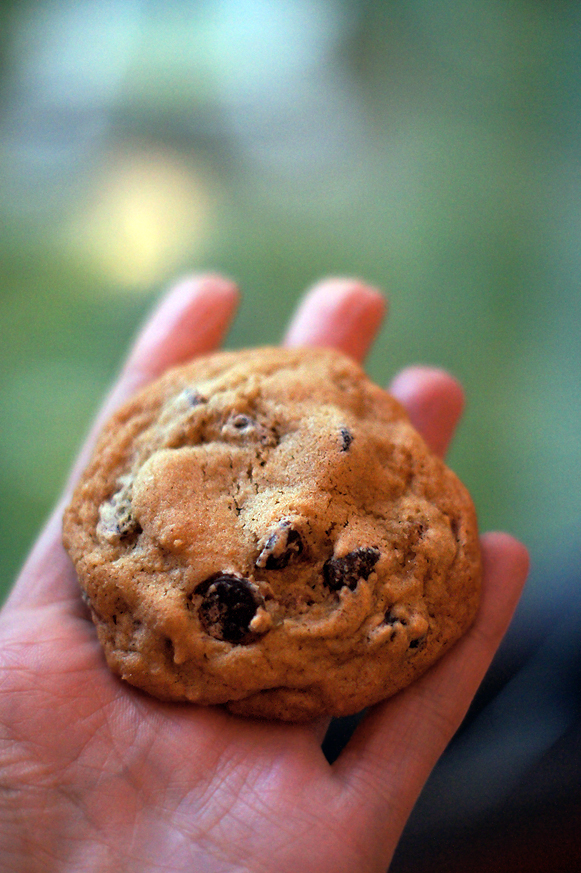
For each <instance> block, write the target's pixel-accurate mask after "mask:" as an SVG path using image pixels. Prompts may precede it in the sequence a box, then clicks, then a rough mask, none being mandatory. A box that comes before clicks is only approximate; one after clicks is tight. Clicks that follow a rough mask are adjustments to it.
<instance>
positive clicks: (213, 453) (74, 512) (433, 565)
mask: <svg viewBox="0 0 581 873" xmlns="http://www.w3.org/2000/svg"><path fill="white" fill-rule="evenodd" d="M64 543H65V546H66V548H67V550H68V551H69V553H70V555H71V557H72V559H73V562H74V564H75V567H76V570H77V574H78V577H79V581H80V584H81V587H82V588H83V591H84V592H85V595H86V598H87V601H88V603H89V606H90V608H91V613H92V616H93V620H94V622H95V625H96V627H97V632H98V635H99V639H100V641H101V643H102V645H103V648H104V651H105V655H106V657H107V661H108V663H109V666H110V667H111V669H112V670H113V671H114V672H116V673H118V674H119V675H120V676H122V677H123V679H125V680H127V681H128V682H130V683H132V684H133V685H135V686H137V687H139V688H142V689H144V690H145V691H148V692H149V693H151V694H153V695H155V696H157V697H159V698H162V699H167V700H189V701H193V702H196V703H202V704H226V705H227V706H228V707H229V709H231V710H232V711H233V712H236V713H241V714H245V715H255V716H264V717H271V718H280V719H285V720H291V721H292V720H297V721H298V720H305V719H309V718H313V717H315V716H318V715H321V714H323V713H324V714H327V715H335V716H339V715H346V714H350V713H354V712H358V711H359V710H361V709H362V708H364V707H365V706H368V705H370V704H373V703H376V702H378V701H379V700H382V699H384V698H386V697H388V696H390V695H391V694H394V693H395V692H396V691H398V690H400V689H401V688H403V687H405V686H406V685H408V684H409V683H410V682H411V681H413V680H414V679H415V678H416V677H417V676H419V675H420V674H421V673H423V672H424V671H425V670H426V669H427V668H428V667H429V666H430V665H431V664H432V663H433V662H434V661H435V660H436V659H437V658H439V657H440V655H442V654H443V652H444V651H445V650H446V649H447V648H448V647H449V646H450V645H451V644H452V643H454V642H455V641H456V640H457V639H458V638H459V637H460V636H461V635H462V634H463V633H464V632H465V631H466V629H467V628H468V627H469V625H470V624H471V622H472V620H473V618H474V615H475V612H476V609H477V605H478V600H479V591H480V578H481V563H480V551H479V545H478V534H477V524H476V516H475V512H474V507H473V504H472V501H471V499H470V497H469V495H468V493H467V491H466V489H465V488H464V486H463V485H462V484H461V483H460V482H459V480H458V479H457V477H456V476H455V475H454V474H453V473H452V472H451V471H450V470H449V469H448V468H447V467H446V466H445V464H444V463H443V462H442V461H441V460H440V459H439V458H437V457H436V456H435V455H434V454H433V453H432V452H430V450H429V449H428V448H427V446H426V444H425V443H424V441H423V440H422V438H421V437H420V436H419V434H418V433H417V432H416V431H415V430H414V428H413V427H412V426H411V424H410V422H409V420H408V417H407V415H406V413H405V411H404V410H403V408H402V407H401V406H400V405H399V403H398V402H397V401H396V400H395V399H394V398H393V397H391V396H390V395H389V394H388V393H387V392H385V391H383V390H382V389H380V388H379V387H378V386H376V385H374V384H373V383H372V382H371V381H370V380H369V379H368V378H367V376H366V375H365V374H364V372H363V370H362V369H361V368H360V367H359V366H357V365H356V364H355V363H353V362H352V361H351V360H350V359H348V358H346V357H345V356H344V355H342V354H340V353H338V352H335V351H332V350H328V349H294V350H288V349H278V348H262V349H252V350H245V351H241V352H223V353H218V354H215V355H212V356H209V357H205V358H199V359H197V360H195V361H193V362H192V363H191V364H188V365H186V366H183V367H179V368H176V369H173V370H171V371H169V372H168V373H166V374H165V375H164V376H163V377H162V378H161V379H159V380H158V381H156V382H155V383H153V384H152V385H149V386H148V387H147V388H145V389H144V390H143V391H141V392H140V393H139V394H137V396H136V397H134V398H133V399H132V400H130V401H129V402H128V403H127V404H125V406H123V407H122V408H121V409H120V410H119V411H118V412H117V413H116V415H114V416H113V418H112V419H111V421H110V422H109V423H108V425H107V426H106V427H105V429H104V431H103V433H102V435H101V437H100V439H99V441H98V444H97V447H96V449H95V452H94V455H93V459H92V461H91V463H90V464H89V466H88V468H87V470H86V471H85V473H84V475H83V477H82V479H81V481H80V483H79V485H78V487H77V488H76V490H75V493H74V496H73V499H72V501H71V504H70V506H69V507H68V509H67V510H66V512H65V518H64Z"/></svg>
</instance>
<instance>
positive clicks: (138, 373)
mask: <svg viewBox="0 0 581 873" xmlns="http://www.w3.org/2000/svg"><path fill="white" fill-rule="evenodd" d="M237 302H238V291H237V289H236V286H235V285H234V284H233V283H232V282H230V281H228V280H227V279H223V278H222V277H220V276H213V275H209V276H197V277H193V278H189V279H184V280H182V281H181V282H179V283H177V284H176V285H175V286H174V287H173V288H172V289H171V290H170V292H169V293H168V294H167V295H166V296H165V297H164V298H163V299H162V301H161V303H160V304H159V306H158V307H157V309H155V310H154V312H153V313H152V315H151V316H150V318H149V319H148V321H147V322H146V324H145V326H144V327H143V329H142V331H141V333H140V334H139V336H138V337H137V340H136V342H135V344H134V346H133V349H132V350H131V352H130V353H129V356H128V358H127V362H126V364H125V366H124V367H123V369H122V372H121V375H120V377H119V380H118V382H117V384H116V385H115V386H114V387H113V390H112V391H111V393H110V394H109V396H108V398H107V399H106V401H105V403H104V406H103V408H102V409H101V411H100V413H99V414H98V416H97V419H96V421H95V424H94V426H93V428H92V429H91V432H90V434H89V437H88V439H87V441H86V443H85V445H84V447H83V448H82V450H81V452H80V454H79V457H78V459H77V461H76V463H75V465H74V468H73V471H72V473H71V476H70V479H69V482H68V485H67V488H66V489H65V496H64V498H63V500H61V502H60V504H59V506H58V507H57V508H56V509H55V512H54V513H53V515H52V517H51V518H50V519H49V521H48V523H47V525H46V527H45V529H44V530H43V532H42V533H41V535H40V537H39V539H38V541H37V543H36V545H35V547H34V549H33V551H32V552H31V554H30V556H29V558H28V560H27V562H26V564H25V565H24V568H23V570H22V572H21V574H20V577H19V579H18V581H17V583H16V585H15V587H14V589H13V591H12V593H11V595H10V598H9V600H8V601H7V606H14V607H16V606H18V605H23V606H32V605H42V604H44V603H48V602H54V601H55V600H62V599H63V598H64V599H66V600H70V599H77V594H78V586H77V585H76V581H75V577H74V573H73V571H72V565H71V563H70V561H69V559H68V557H67V555H66V553H65V551H64V549H63V547H62V545H61V516H62V511H63V508H64V506H65V505H66V502H67V500H68V498H69V495H70V491H71V489H72V488H73V487H74V485H75V483H76V481H77V479H78V477H79V475H80V473H81V471H82V470H83V469H84V467H85V466H86V464H87V462H88V460H89V457H90V454H91V452H92V450H93V446H94V443H95V440H96V438H97V435H98V434H99V432H100V430H101V428H102V426H103V424H104V422H105V421H106V420H107V418H109V416H110V415H111V413H112V412H113V411H114V410H115V409H116V408H117V407H118V406H119V405H120V404H121V403H123V402H124V401H125V400H127V399H128V398H129V397H130V396H131V395H132V394H133V393H134V392H135V391H136V390H138V389H139V388H141V387H142V386H143V385H145V384H146V383H147V382H149V381H151V380H152V379H154V378H155V377H156V376H159V375H161V373H162V372H164V370H166V369H167V368H168V367H171V366H173V365H175V364H180V363H182V362H184V361H186V360H188V359H190V358H192V357H194V356H195V355H198V354H203V353H205V352H209V351H212V350H213V349H214V348H215V347H216V346H217V345H218V344H219V343H220V341H221V340H222V338H223V336H224V334H225V332H226V330H227V328H228V326H229V324H230V321H231V319H232V317H233V315H234V311H235V309H236V305H237Z"/></svg>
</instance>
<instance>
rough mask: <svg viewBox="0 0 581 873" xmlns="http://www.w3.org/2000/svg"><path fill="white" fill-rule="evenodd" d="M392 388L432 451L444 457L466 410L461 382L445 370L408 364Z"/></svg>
mask: <svg viewBox="0 0 581 873" xmlns="http://www.w3.org/2000/svg"><path fill="white" fill-rule="evenodd" d="M389 390H390V392H391V393H392V394H393V395H394V397H396V398H397V399H398V400H399V401H400V403H401V404H402V405H403V406H405V408H406V410H407V412H408V415H409V417H410V419H411V422H412V424H413V425H414V427H415V428H416V430H418V431H419V432H420V433H421V434H422V436H423V437H424V439H425V441H426V442H427V444H428V445H429V446H430V448H431V449H432V451H433V452H435V453H436V454H437V455H439V456H440V457H441V458H443V457H444V455H445V454H446V452H447V450H448V447H449V445H450V442H451V441H452V437H453V435H454V431H455V430H456V426H457V424H458V422H459V421H460V418H461V416H462V412H463V411H464V391H463V390H462V386H461V385H460V383H459V382H458V381H457V380H456V379H454V377H453V376H450V375H449V374H448V373H446V372H444V371H443V370H438V369H435V368H432V367H408V368H407V369H405V370H402V372H401V373H399V374H398V375H397V376H396V377H395V379H394V380H393V382H392V383H391V386H390V389H389Z"/></svg>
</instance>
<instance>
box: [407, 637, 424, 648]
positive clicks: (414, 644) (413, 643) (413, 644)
mask: <svg viewBox="0 0 581 873" xmlns="http://www.w3.org/2000/svg"><path fill="white" fill-rule="evenodd" d="M423 641H424V637H418V639H417V640H412V641H411V642H410V644H409V646H408V648H410V649H419V647H420V645H421V644H422V643H423Z"/></svg>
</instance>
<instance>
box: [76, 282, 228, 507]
mask: <svg viewBox="0 0 581 873" xmlns="http://www.w3.org/2000/svg"><path fill="white" fill-rule="evenodd" d="M237 304H238V290H237V287H236V285H235V284H234V283H233V282H230V281H229V280H228V279H225V278H223V277H222V276H216V275H204V276H193V277H190V278H186V279H182V280H181V281H180V282H178V283H177V284H176V285H174V286H173V288H172V289H171V290H170V291H169V293H168V294H167V295H166V296H165V297H163V298H162V300H161V302H160V304H159V305H158V307H157V308H156V309H155V310H154V311H153V313H152V314H151V315H150V316H149V318H148V319H147V321H146V323H145V325H144V327H143V328H142V330H141V332H140V333H139V334H138V336H137V339H136V341H135V343H134V345H133V348H132V349H131V351H130V352H129V355H128V357H127V360H126V362H125V365H124V366H123V369H122V371H121V375H120V377H119V380H118V381H117V383H116V384H115V385H114V387H113V389H112V391H111V392H110V394H109V396H108V397H107V399H106V400H105V403H104V405H103V407H102V409H101V411H100V412H99V414H98V415H97V418H96V420H95V423H94V425H93V427H92V429H91V432H90V434H89V436H88V439H87V441H86V444H85V446H84V447H83V449H82V450H81V453H80V455H79V457H78V459H77V461H76V463H75V466H74V467H73V470H72V473H71V477H70V480H69V484H68V489H67V490H70V488H71V486H74V484H75V482H76V480H77V479H78V477H79V475H80V473H81V471H82V470H83V469H84V468H85V466H86V464H87V462H88V460H89V457H90V454H91V451H92V449H93V446H94V443H95V440H96V438H97V436H98V434H99V433H100V431H101V429H102V427H103V425H104V423H105V422H106V421H107V419H108V418H109V417H110V415H111V414H112V413H113V412H114V411H115V410H116V409H117V408H118V407H119V406H121V404H122V403H124V402H125V400H127V399H128V398H129V397H131V395H132V394H134V393H135V392H136V391H138V390H139V389H140V388H142V387H143V386H144V385H146V384H147V383H148V382H151V381H152V380H153V379H155V378H157V377H158V376H160V375H161V374H162V373H163V372H165V370H167V369H168V368H169V367H173V366H176V365H177V364H182V363H184V362H185V361H188V360H190V359H191V358H193V357H195V356H196V355H201V354H205V353H206V352H211V351H214V349H216V347H217V346H219V345H220V343H221V341H222V339H223V338H224V335H225V333H226V331H227V329H228V327H229V326H230V322H231V321H232V318H233V316H234V313H235V311H236V307H237Z"/></svg>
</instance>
